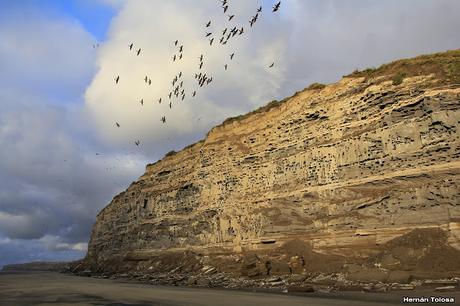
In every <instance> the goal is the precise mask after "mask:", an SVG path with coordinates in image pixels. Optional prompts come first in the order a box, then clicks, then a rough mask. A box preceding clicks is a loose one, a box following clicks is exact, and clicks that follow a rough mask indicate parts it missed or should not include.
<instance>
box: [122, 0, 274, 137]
mask: <svg viewBox="0 0 460 306" xmlns="http://www.w3.org/2000/svg"><path fill="white" fill-rule="evenodd" d="M221 2H222V8H223V10H224V14H226V13H227V10H228V9H229V4H228V0H221ZM280 6H281V1H279V2H277V3H276V4H275V5H273V7H272V12H277V11H278V10H279V9H280ZM259 13H262V6H260V7H259V8H258V9H257V12H256V14H255V15H254V16H253V17H252V18H251V20H250V21H249V25H250V27H253V26H254V24H255V23H256V22H257V20H258V18H259ZM227 16H228V21H231V20H232V19H233V18H234V17H235V15H234V14H233V15H227ZM205 27H206V29H208V28H210V27H211V21H208V22H207V23H206V24H205ZM243 34H244V27H243V26H242V27H241V28H239V27H236V26H234V27H233V28H229V27H226V28H225V29H224V30H223V31H222V35H221V37H220V39H219V43H220V44H221V45H226V44H227V42H228V41H229V40H230V39H232V38H233V37H235V36H237V35H238V36H239V35H243ZM205 37H206V38H208V39H209V45H210V46H212V45H213V43H214V38H215V37H213V33H212V32H206V34H205ZM174 46H175V47H176V48H177V51H178V52H177V53H175V54H174V55H173V56H172V61H173V62H177V61H180V60H182V58H183V51H184V46H183V45H179V40H175V41H174ZM128 47H129V50H133V48H134V43H131V44H130V45H128ZM134 51H135V53H136V55H137V56H139V55H140V54H141V52H142V49H141V48H139V49H137V50H136V49H135V50H134ZM234 56H235V53H232V54H230V60H233V57H234ZM198 59H199V62H198V70H199V71H198V72H199V73H198V72H197V73H195V79H196V80H197V85H198V86H199V87H200V88H201V87H203V86H206V85H209V84H210V83H211V82H212V80H213V79H212V77H210V76H208V75H207V74H206V73H204V72H202V69H203V65H204V56H203V54H201V55H200V56H199V57H198ZM274 65H275V63H274V62H273V63H271V64H270V65H269V66H268V67H269V68H272V67H273V66H274ZM224 69H225V70H227V69H228V64H224ZM182 76H183V74H182V71H180V72H179V73H178V74H177V75H176V76H174V78H173V79H172V81H171V84H172V87H171V91H170V92H169V94H168V98H169V100H172V99H173V98H175V99H179V98H180V100H181V101H183V100H184V99H185V97H186V92H185V89H184V88H183V87H184V81H183V79H182ZM119 82H120V76H119V75H118V76H117V77H116V78H115V84H118V83H119ZM144 82H145V83H146V84H147V85H149V86H150V85H152V80H151V79H150V78H149V77H148V76H145V78H144ZM196 94H197V91H196V90H194V91H193V92H192V94H191V97H192V98H194V97H195V96H196ZM161 102H162V98H159V99H158V103H159V104H161ZM139 103H140V104H141V106H143V105H144V99H141V100H140V101H139ZM172 105H173V104H172V101H170V102H169V108H172ZM160 121H161V122H162V123H166V116H162V117H161V119H160ZM115 126H116V127H117V128H120V127H121V125H120V124H119V123H118V122H115ZM134 144H135V145H136V146H139V145H140V141H139V140H136V141H135V142H134Z"/></svg>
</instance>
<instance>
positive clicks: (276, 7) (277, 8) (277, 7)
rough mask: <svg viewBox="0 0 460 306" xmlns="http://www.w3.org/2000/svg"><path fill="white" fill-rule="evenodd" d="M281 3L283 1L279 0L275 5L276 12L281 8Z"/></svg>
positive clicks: (274, 10)
mask: <svg viewBox="0 0 460 306" xmlns="http://www.w3.org/2000/svg"><path fill="white" fill-rule="evenodd" d="M280 5H281V1H280V2H278V3H277V4H275V5H274V6H273V12H276V11H278V10H279V8H280Z"/></svg>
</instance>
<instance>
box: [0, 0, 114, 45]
mask: <svg viewBox="0 0 460 306" xmlns="http://www.w3.org/2000/svg"><path fill="white" fill-rule="evenodd" d="M27 10H40V11H41V13H42V14H43V15H44V16H46V18H51V19H53V18H62V17H64V18H73V19H75V20H78V22H80V23H81V24H82V26H83V28H84V29H85V30H86V31H88V32H89V33H91V34H92V35H93V36H94V37H95V39H96V40H97V41H103V40H104V39H105V38H106V33H107V30H108V28H109V25H110V21H111V20H112V18H113V16H114V14H116V8H115V7H113V6H111V5H109V4H108V3H105V2H102V1H98V0H17V1H16V0H4V1H1V2H0V15H3V16H5V15H8V14H15V15H18V18H19V16H20V15H21V12H25V11H27ZM23 16H24V17H25V16H26V14H24V15H23Z"/></svg>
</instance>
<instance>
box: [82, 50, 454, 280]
mask: <svg viewBox="0 0 460 306" xmlns="http://www.w3.org/2000/svg"><path fill="white" fill-rule="evenodd" d="M459 67H460V50H456V51H449V52H446V53H439V54H434V55H430V56H422V57H418V58H415V59H409V60H402V61H398V62H395V63H391V64H388V65H384V66H382V67H380V68H378V69H368V70H365V71H361V72H358V71H357V72H354V73H353V74H351V75H349V76H346V77H344V78H343V79H342V80H341V81H339V82H338V83H335V84H330V85H327V86H322V85H319V84H316V85H314V86H311V87H310V88H307V89H305V90H303V91H300V92H298V93H296V94H295V95H294V96H292V97H290V98H287V99H285V100H283V101H281V102H276V101H275V102H272V103H270V104H269V105H267V106H266V107H262V108H260V109H259V110H256V111H254V112H252V113H250V114H247V115H244V116H240V117H237V118H231V119H229V120H226V121H225V122H224V123H223V124H222V125H220V126H216V127H214V128H213V129H212V130H211V131H210V132H209V133H208V135H207V137H206V138H205V139H204V140H203V141H201V142H198V143H196V144H193V145H191V146H189V147H187V148H185V149H183V150H182V151H180V152H177V153H171V154H168V156H165V157H164V158H163V159H162V160H160V161H158V162H156V163H154V164H150V165H147V168H146V171H145V173H144V175H142V176H141V177H140V178H139V179H138V180H137V181H136V182H134V183H133V184H131V186H129V188H128V189H127V190H126V191H124V192H122V193H121V194H119V195H117V196H116V197H115V198H114V199H113V200H112V202H111V203H110V204H109V205H108V206H107V207H105V208H104V209H103V210H102V211H101V212H100V213H99V215H98V216H97V221H96V224H95V225H94V227H93V231H92V235H91V241H90V244H89V248H88V254H87V257H86V259H85V260H84V262H82V264H81V267H80V269H83V268H82V267H84V268H85V269H91V270H92V271H94V272H99V273H116V272H127V271H142V272H143V273H147V272H148V273H157V272H167V271H171V270H174V271H179V272H182V273H193V272H194V271H202V270H203V269H214V270H215V271H218V272H222V273H227V274H232V275H237V276H241V275H242V276H245V277H248V278H251V277H262V276H267V275H268V276H272V275H285V274H286V275H288V274H300V275H310V274H314V273H343V275H345V276H346V277H347V278H348V279H357V280H379V281H390V280H391V277H393V278H394V275H395V274H394V273H393V274H392V272H394V271H398V272H401V273H402V272H404V273H406V274H407V273H409V274H410V277H420V278H423V277H434V276H439V277H453V276H458V275H460V262H459V261H458V258H460V251H459V250H460V189H459V181H460V175H459V173H460V158H459V156H460V138H459V135H460V133H459V130H458V129H459V122H460V84H459V83H460V80H459V77H460V68H459ZM455 258H457V260H455ZM214 270H213V271H214ZM392 275H393V276H392ZM397 275H401V274H397ZM404 275H405V274H404Z"/></svg>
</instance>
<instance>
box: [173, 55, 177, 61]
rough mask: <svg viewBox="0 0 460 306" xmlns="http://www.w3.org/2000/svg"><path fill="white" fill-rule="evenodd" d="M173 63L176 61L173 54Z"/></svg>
mask: <svg viewBox="0 0 460 306" xmlns="http://www.w3.org/2000/svg"><path fill="white" fill-rule="evenodd" d="M175 61H176V55H175V54H174V56H173V62H175Z"/></svg>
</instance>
